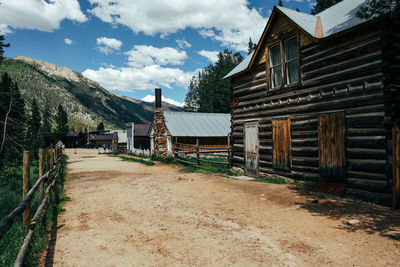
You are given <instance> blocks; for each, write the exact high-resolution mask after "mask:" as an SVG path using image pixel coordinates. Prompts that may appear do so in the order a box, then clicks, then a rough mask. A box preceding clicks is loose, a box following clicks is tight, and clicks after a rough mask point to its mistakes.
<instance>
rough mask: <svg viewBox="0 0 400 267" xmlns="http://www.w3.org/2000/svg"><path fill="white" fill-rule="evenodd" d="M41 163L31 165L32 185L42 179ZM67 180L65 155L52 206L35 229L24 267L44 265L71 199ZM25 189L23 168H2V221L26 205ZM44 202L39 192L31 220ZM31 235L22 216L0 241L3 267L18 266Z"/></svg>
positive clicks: (50, 205) (32, 205) (53, 193)
mask: <svg viewBox="0 0 400 267" xmlns="http://www.w3.org/2000/svg"><path fill="white" fill-rule="evenodd" d="M37 163H38V162H37V161H35V160H33V161H31V176H30V180H31V181H30V182H31V185H33V184H34V183H35V182H36V180H37V179H38V178H39V177H38V176H39V175H38V167H37V166H38V164H37ZM65 176H66V156H65V155H64V156H63V159H62V161H61V166H60V173H59V176H58V177H57V181H56V183H55V185H54V186H53V188H52V190H51V191H50V202H48V204H47V205H48V208H47V211H46V213H45V214H44V215H43V216H42V218H41V219H40V220H39V223H38V225H37V226H36V228H35V232H34V234H33V237H32V240H31V243H30V245H29V249H28V251H27V254H26V256H25V259H24V264H23V265H24V266H37V265H39V263H40V256H41V254H42V252H43V250H44V249H45V248H46V246H47V243H48V235H49V231H50V228H51V225H52V224H53V223H54V222H55V221H56V220H57V216H58V214H59V213H60V212H61V211H62V209H61V204H62V203H63V202H64V201H66V200H67V197H65V195H64V181H65ZM46 186H47V185H46ZM21 189H22V167H13V166H2V170H1V171H0V215H1V217H0V219H2V218H4V217H5V216H6V215H7V214H9V212H11V211H12V210H13V209H14V208H15V207H17V206H18V204H19V203H20V202H21V201H22V190H21ZM40 202H41V196H40V190H37V191H36V193H35V195H34V198H33V200H32V202H31V204H30V206H31V209H30V210H31V218H32V217H33V214H34V213H35V212H36V209H37V208H38V206H39V205H40ZM27 232H28V231H27V229H25V227H24V226H23V225H22V216H20V218H18V219H17V221H16V222H15V223H14V224H13V226H12V227H11V228H10V230H9V231H8V232H7V233H6V234H5V235H4V237H3V238H2V239H1V240H0V266H12V265H13V264H14V261H15V260H16V258H17V255H18V252H19V250H20V248H21V246H22V243H23V241H24V239H25V236H26V234H27Z"/></svg>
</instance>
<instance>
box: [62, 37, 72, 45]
mask: <svg viewBox="0 0 400 267" xmlns="http://www.w3.org/2000/svg"><path fill="white" fill-rule="evenodd" d="M64 43H66V44H67V45H72V43H73V42H72V40H71V39H69V38H65V39H64Z"/></svg>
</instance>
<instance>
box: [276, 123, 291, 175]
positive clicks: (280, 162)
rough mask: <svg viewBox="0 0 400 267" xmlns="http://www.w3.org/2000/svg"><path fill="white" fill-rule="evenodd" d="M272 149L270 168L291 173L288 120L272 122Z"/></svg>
mask: <svg viewBox="0 0 400 267" xmlns="http://www.w3.org/2000/svg"><path fill="white" fill-rule="evenodd" d="M272 147H273V152H272V166H273V167H274V168H275V169H281V170H287V171H291V169H292V144H291V139H290V118H288V119H284V120H273V121H272Z"/></svg>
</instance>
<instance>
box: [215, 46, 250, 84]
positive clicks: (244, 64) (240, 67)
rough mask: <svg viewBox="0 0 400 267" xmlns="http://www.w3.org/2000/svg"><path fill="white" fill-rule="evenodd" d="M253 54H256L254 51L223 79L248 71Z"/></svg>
mask: <svg viewBox="0 0 400 267" xmlns="http://www.w3.org/2000/svg"><path fill="white" fill-rule="evenodd" d="M253 54H254V51H253V52H251V53H250V54H249V55H248V56H247V57H246V58H245V59H243V60H242V62H240V63H239V65H237V66H236V67H235V68H234V69H233V70H231V72H229V73H228V74H227V75H225V77H224V78H222V79H226V78H228V77H230V76H232V75H234V74H236V73H239V72H241V71H244V70H245V69H247V67H248V66H249V63H250V61H251V58H252V57H253Z"/></svg>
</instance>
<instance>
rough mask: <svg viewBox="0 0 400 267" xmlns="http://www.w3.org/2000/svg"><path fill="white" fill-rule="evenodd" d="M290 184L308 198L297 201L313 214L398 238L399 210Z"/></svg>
mask: <svg viewBox="0 0 400 267" xmlns="http://www.w3.org/2000/svg"><path fill="white" fill-rule="evenodd" d="M289 188H290V190H292V191H293V192H294V193H296V194H298V195H301V196H306V197H307V198H309V200H308V201H307V202H305V203H304V202H303V203H296V205H298V206H299V207H300V208H302V209H305V210H307V211H308V212H310V213H311V214H313V215H315V216H325V217H327V218H330V219H334V220H339V221H342V225H340V226H338V228H339V229H343V230H346V231H349V232H355V231H359V230H362V231H365V232H366V233H368V234H375V233H377V234H379V235H381V236H385V237H388V238H391V239H396V240H400V211H395V210H393V209H391V208H389V207H384V206H380V205H375V204H370V203H365V202H362V201H357V200H352V199H345V198H335V197H329V196H326V195H324V194H321V193H317V192H314V191H311V190H310V189H304V188H301V187H296V186H291V187H289Z"/></svg>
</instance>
